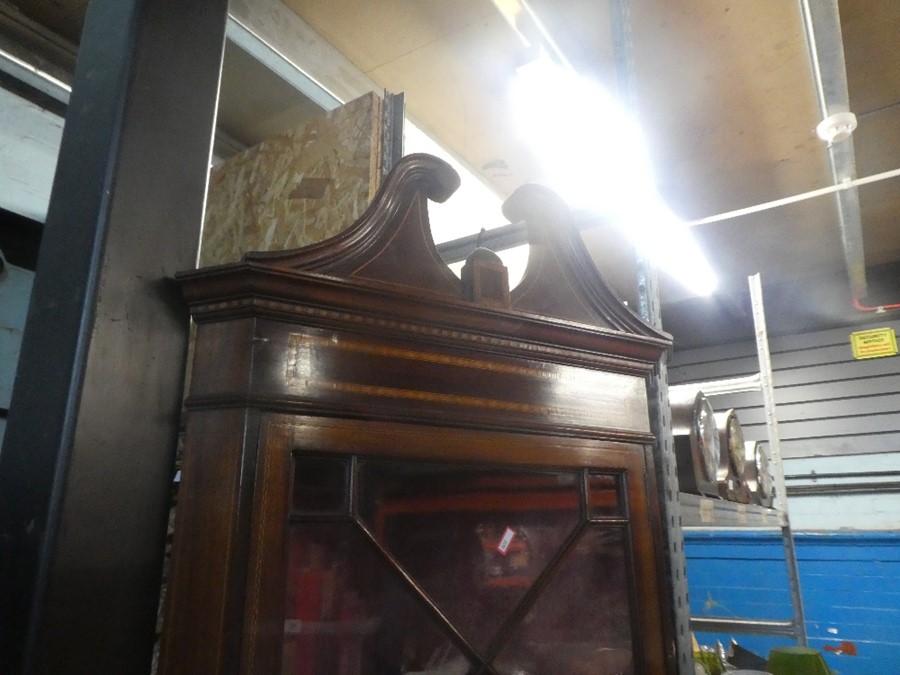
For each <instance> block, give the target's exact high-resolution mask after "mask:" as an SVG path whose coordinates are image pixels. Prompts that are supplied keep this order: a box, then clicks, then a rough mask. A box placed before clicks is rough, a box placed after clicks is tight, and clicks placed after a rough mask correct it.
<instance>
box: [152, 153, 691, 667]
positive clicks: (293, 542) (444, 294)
mask: <svg viewBox="0 0 900 675" xmlns="http://www.w3.org/2000/svg"><path fill="white" fill-rule="evenodd" d="M458 181H459V178H458V177H457V175H456V174H455V173H454V171H453V170H452V169H451V168H450V167H449V166H448V165H446V164H445V163H444V162H442V161H441V160H438V159H436V158H434V157H430V156H427V155H410V156H409V157H406V158H405V159H403V160H402V161H401V162H400V163H399V164H398V165H397V167H396V168H395V169H394V171H393V172H392V173H391V174H390V176H389V177H388V178H387V180H386V181H385V183H384V185H383V186H382V189H381V191H380V192H379V194H378V196H377V197H376V198H375V200H374V201H373V203H372V205H371V206H370V207H369V209H368V210H367V211H366V212H365V213H364V214H363V216H362V217H361V218H360V219H359V220H358V221H356V222H355V223H354V224H352V225H351V226H350V227H348V228H347V229H346V230H344V231H343V232H342V233H341V234H339V235H337V236H335V237H333V238H331V239H329V240H327V241H324V242H322V243H319V244H316V245H312V246H308V247H305V248H301V249H297V250H293V251H286V252H276V253H254V254H248V255H247V256H245V258H244V260H243V261H242V262H240V263H235V264H230V265H224V266H220V267H213V268H207V269H201V270H197V271H192V272H187V273H184V274H181V275H180V276H179V280H180V284H181V287H182V289H183V292H184V295H185V297H186V299H187V301H188V303H189V305H190V308H191V314H192V316H193V319H194V321H195V322H196V325H197V331H196V344H195V350H194V361H193V369H192V377H191V384H190V392H189V396H188V398H187V402H186V406H187V410H188V413H187V426H186V433H185V447H184V466H183V471H182V482H181V486H180V492H179V499H178V510H177V514H176V523H175V538H174V544H173V553H172V567H171V573H170V580H169V587H168V591H167V598H166V605H167V607H166V618H165V626H164V631H163V643H162V655H161V672H162V673H164V675H175V674H176V673H183V674H185V675H200V674H206V673H209V674H226V673H227V674H244V675H247V674H254V675H255V674H266V675H269V674H277V675H394V674H396V675H400V674H401V673H407V674H424V673H428V674H432V675H457V674H458V675H464V674H471V675H478V674H485V675H487V674H498V675H581V674H587V673H590V674H592V675H605V674H608V675H614V674H616V673H629V674H630V673H644V674H649V675H656V674H658V673H673V672H674V671H675V667H674V663H675V661H674V646H673V645H674V639H673V635H672V628H671V625H672V623H673V621H672V619H671V615H672V608H671V604H670V603H671V600H670V597H671V591H670V590H669V588H668V587H667V582H666V579H665V575H664V572H663V569H662V565H663V562H662V561H663V560H664V559H665V548H664V542H663V538H662V530H661V525H660V521H659V518H660V509H659V502H658V497H657V488H656V485H655V484H654V481H655V478H654V475H655V474H654V470H653V466H652V462H653V453H652V446H653V442H654V439H653V437H652V435H651V433H650V430H649V422H648V418H649V415H648V402H647V393H646V391H647V387H646V378H647V375H648V373H650V372H651V371H652V370H653V368H654V367H655V364H656V363H657V361H658V359H659V358H660V356H661V355H662V353H663V352H664V350H666V349H667V348H668V347H669V344H670V340H669V337H668V336H667V335H665V334H664V333H660V332H657V331H656V330H654V329H653V328H651V327H650V326H648V325H646V324H645V323H643V322H642V321H641V320H640V319H639V318H637V317H636V316H635V315H634V314H632V313H631V312H630V311H629V310H628V309H627V308H626V307H624V306H623V305H622V303H621V302H620V301H619V300H618V299H617V298H616V297H615V295H614V293H613V292H612V291H611V290H610V289H609V287H608V286H607V285H606V284H605V282H604V281H603V279H602V278H601V276H600V275H599V274H598V272H597V270H596V269H595V267H594V265H593V262H592V261H591V259H590V257H589V255H588V253H587V251H586V250H585V248H584V246H583V243H582V241H581V239H580V236H579V235H578V233H577V231H576V230H575V229H574V228H573V227H572V226H571V224H570V222H569V215H568V211H567V209H566V208H565V206H564V205H563V204H562V203H561V201H560V200H559V199H558V198H557V197H556V196H555V195H554V194H553V193H551V192H550V191H548V190H545V189H543V188H540V187H537V186H525V187H523V188H520V189H519V190H518V191H517V192H516V193H515V194H514V195H513V196H512V197H510V199H509V200H508V201H507V202H506V203H505V204H504V213H505V215H506V216H507V217H508V218H509V219H510V221H511V222H524V223H526V225H527V228H528V233H529V235H528V236H529V243H530V254H529V259H528V265H527V269H526V272H525V274H524V277H523V279H522V282H521V283H520V284H519V285H518V286H517V287H516V288H514V289H513V290H512V291H510V290H509V288H508V282H507V277H506V271H505V268H504V267H503V264H502V263H501V262H500V260H499V258H498V257H497V256H496V255H495V254H493V253H491V252H489V251H486V250H483V249H481V250H476V252H475V253H474V254H473V255H472V256H471V257H470V258H469V260H468V261H467V263H466V266H465V268H464V269H463V272H462V278H461V279H460V278H457V277H456V276H455V275H454V274H453V273H452V272H451V271H450V270H449V268H448V267H447V266H446V265H445V264H444V263H443V262H442V260H441V258H440V256H439V255H438V252H437V250H436V248H435V245H434V243H433V241H432V239H431V234H430V228H429V223H428V212H427V199H433V200H438V201H443V200H445V199H446V198H448V197H449V196H450V194H451V193H452V192H453V191H454V190H455V189H456V187H457V185H458Z"/></svg>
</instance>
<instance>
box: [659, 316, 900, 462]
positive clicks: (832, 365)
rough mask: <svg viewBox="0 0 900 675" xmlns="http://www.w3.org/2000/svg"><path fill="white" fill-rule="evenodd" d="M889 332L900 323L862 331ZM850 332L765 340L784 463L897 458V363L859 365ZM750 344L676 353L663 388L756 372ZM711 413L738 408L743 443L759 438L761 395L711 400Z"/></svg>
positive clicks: (899, 426)
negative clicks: (837, 457)
mask: <svg viewBox="0 0 900 675" xmlns="http://www.w3.org/2000/svg"><path fill="white" fill-rule="evenodd" d="M882 326H889V327H892V328H894V330H895V331H897V330H900V320H898V319H894V320H891V321H884V322H880V323H877V324H873V325H872V326H866V327H865V328H874V327H882ZM853 330H859V328H857V329H851V328H842V329H835V330H829V331H823V332H819V333H809V334H805V335H792V336H787V337H778V338H772V339H770V345H769V347H770V351H771V353H772V370H773V382H774V385H775V400H776V403H777V411H776V413H777V416H778V426H779V431H780V435H781V442H782V445H781V452H782V456H783V457H784V458H785V459H788V458H796V457H814V456H823V455H852V454H862V453H883V452H900V414H898V411H900V357H898V356H893V357H886V358H876V359H866V360H861V361H857V360H855V359H854V358H853V354H852V352H851V348H850V333H851V332H852V331H853ZM758 370H759V366H758V362H757V357H756V347H755V345H754V344H753V343H743V344H738V345H727V346H721V347H712V348H709V349H697V350H688V351H676V352H675V354H674V355H673V358H672V360H671V362H670V364H669V382H670V383H671V384H679V383H683V382H695V381H702V380H713V379H719V378H728V377H737V376H740V375H749V374H752V373H755V372H758ZM712 403H713V406H714V407H715V408H716V409H717V410H723V409H727V408H732V407H733V408H736V409H738V418H739V419H740V421H741V426H742V427H743V429H744V436H745V437H746V438H747V439H748V440H765V439H766V428H765V418H764V413H763V407H762V397H761V395H760V394H758V393H756V392H751V393H743V394H730V395H724V396H717V397H715V398H713V399H712Z"/></svg>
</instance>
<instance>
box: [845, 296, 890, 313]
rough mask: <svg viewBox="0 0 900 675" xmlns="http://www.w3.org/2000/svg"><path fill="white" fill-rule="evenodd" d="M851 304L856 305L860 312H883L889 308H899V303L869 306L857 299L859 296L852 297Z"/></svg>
mask: <svg viewBox="0 0 900 675" xmlns="http://www.w3.org/2000/svg"><path fill="white" fill-rule="evenodd" d="M853 306H854V307H856V309H858V310H859V311H860V312H885V311H887V310H889V309H900V303H895V304H893V305H877V306H875V307H869V306H867V305H864V304H862V303H861V302H860V301H859V298H853Z"/></svg>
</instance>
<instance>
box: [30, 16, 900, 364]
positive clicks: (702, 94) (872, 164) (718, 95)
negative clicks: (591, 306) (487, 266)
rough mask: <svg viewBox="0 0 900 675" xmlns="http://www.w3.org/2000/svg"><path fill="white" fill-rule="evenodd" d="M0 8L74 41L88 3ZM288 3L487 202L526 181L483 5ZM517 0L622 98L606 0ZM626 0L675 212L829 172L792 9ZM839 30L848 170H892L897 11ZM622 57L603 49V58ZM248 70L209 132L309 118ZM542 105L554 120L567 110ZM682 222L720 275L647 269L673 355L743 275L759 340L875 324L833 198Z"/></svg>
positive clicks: (596, 240) (527, 166)
mask: <svg viewBox="0 0 900 675" xmlns="http://www.w3.org/2000/svg"><path fill="white" fill-rule="evenodd" d="M814 1H815V0H814ZM246 2H250V0H245V4H246ZM16 4H17V5H18V6H19V7H20V8H21V10H22V11H23V12H25V13H26V14H27V15H28V16H30V17H31V18H33V19H35V20H36V21H38V22H40V23H42V24H43V25H45V26H47V27H49V28H50V29H51V30H53V31H55V32H56V33H58V34H60V35H62V36H64V37H66V38H68V39H69V40H71V41H72V42H76V43H77V40H78V35H79V33H80V26H81V23H82V21H83V15H84V10H85V6H86V4H87V3H86V2H85V0H19V2H17V3H16ZM250 4H252V2H250ZM285 4H286V5H287V7H288V8H290V10H292V11H293V12H294V13H295V14H296V15H297V16H298V17H299V18H300V19H302V21H304V22H305V23H306V24H308V25H309V26H310V27H311V28H312V29H314V30H315V31H316V32H317V33H318V34H319V35H320V36H321V37H322V38H324V40H325V41H327V42H328V43H330V44H331V45H333V46H334V47H335V48H336V49H337V51H338V52H340V53H341V54H343V56H344V57H346V59H348V60H349V61H350V62H351V63H352V64H353V65H354V66H355V67H356V68H357V69H358V70H359V71H361V72H362V73H363V74H364V75H365V76H367V77H368V78H370V79H371V80H372V81H374V82H375V83H376V84H377V85H378V86H379V87H383V88H385V89H387V90H390V91H394V92H404V94H405V100H406V105H407V111H408V113H409V115H410V117H411V118H413V119H415V121H416V122H417V123H418V124H419V125H421V126H422V127H423V128H425V129H426V130H428V131H429V132H430V133H431V134H433V135H434V137H435V138H436V139H438V140H439V141H440V142H441V143H442V144H444V145H445V146H446V147H447V148H448V149H449V150H450V151H451V152H452V153H454V154H455V155H456V156H457V157H459V158H461V159H462V160H463V161H464V162H465V163H466V164H467V165H468V166H469V167H471V168H472V169H473V170H474V171H475V172H476V173H477V174H479V175H480V176H481V177H482V178H483V179H484V180H485V181H487V182H488V183H489V184H490V185H491V186H492V187H493V189H494V190H495V191H496V192H497V193H498V194H499V195H500V196H501V197H505V196H506V195H508V194H509V193H510V192H511V191H512V190H514V189H515V188H516V187H518V186H519V185H521V184H522V183H524V182H526V181H540V180H541V178H542V174H541V168H540V166H539V164H538V163H537V161H536V160H535V158H534V157H533V156H531V155H530V154H529V152H528V150H527V148H526V147H525V145H523V143H522V142H521V141H520V139H518V138H516V137H515V136H514V135H513V134H512V133H511V132H510V130H509V129H510V111H509V109H508V106H507V102H506V101H507V99H506V96H505V92H506V87H507V84H508V82H509V80H510V78H511V77H512V75H513V73H514V71H515V67H516V65H517V58H518V56H519V54H520V51H521V49H520V47H521V42H520V41H519V39H518V38H517V36H516V34H515V32H514V31H513V30H512V29H511V28H510V26H509V24H507V22H506V21H505V20H504V18H503V17H502V16H501V14H500V12H499V11H498V10H497V9H496V7H495V5H494V3H493V2H491V0H455V1H454V2H446V1H445V0H380V1H378V2H365V3H360V2H358V1H355V0H285ZM530 4H531V6H532V8H533V9H534V10H535V12H536V14H537V15H538V16H539V17H540V18H541V20H542V22H543V23H544V25H545V26H546V28H547V31H548V32H549V33H550V34H551V35H552V36H553V38H554V40H555V41H556V43H557V44H558V45H559V46H560V49H561V50H562V51H563V53H564V54H565V56H566V57H567V59H568V60H569V61H570V62H571V63H572V64H573V66H574V67H575V68H576V69H577V70H578V71H579V72H581V73H582V74H584V75H587V76H589V77H592V78H594V79H596V80H598V81H600V82H601V83H603V84H604V85H605V86H606V87H607V88H608V89H609V90H610V91H612V92H617V91H620V90H621V88H620V85H621V84H622V82H623V79H622V76H621V75H617V59H616V51H615V49H614V40H613V35H614V33H615V31H613V29H612V28H611V25H612V19H611V16H610V13H609V5H608V4H607V3H606V2H597V0H532V1H531V3H530ZM626 4H627V7H628V9H629V25H630V33H631V53H630V59H629V61H628V62H627V63H629V64H630V66H631V68H632V78H631V80H630V82H631V83H632V84H633V88H634V97H633V100H634V102H635V113H636V115H637V117H638V119H639V120H640V123H641V125H642V128H643V130H644V134H645V137H646V140H647V143H648V146H649V150H650V154H651V158H652V162H653V165H654V170H655V173H656V178H657V182H658V189H659V191H660V193H661V194H662V196H663V197H664V198H665V199H666V201H667V202H668V204H669V205H670V206H671V208H672V210H673V211H674V212H675V213H676V214H677V215H678V216H679V217H681V218H682V219H684V220H686V221H693V220H698V219H703V218H707V217H709V216H716V215H718V214H724V213H726V212H730V211H733V210H736V209H742V208H745V207H751V206H755V205H759V204H764V203H767V202H770V201H773V200H778V199H782V198H786V197H791V196H794V195H799V194H802V193H806V192H808V191H811V190H815V189H818V188H823V187H827V186H829V185H832V184H833V178H832V174H831V171H832V169H831V164H830V162H829V154H828V148H827V145H826V144H825V143H824V142H823V141H822V140H820V139H819V138H818V137H817V136H816V133H815V127H816V125H817V123H818V122H819V121H820V119H821V117H822V115H821V113H820V107H819V103H818V100H817V90H816V84H815V80H814V77H813V72H812V68H811V59H810V49H809V46H808V43H807V36H806V33H805V30H804V23H803V18H802V15H801V9H800V5H799V3H798V2H792V1H790V0H754V1H753V2H746V1H745V0H731V1H729V0H696V1H694V2H691V3H673V2H665V1H664V0H628V2H627V3H626ZM840 28H841V31H842V36H843V49H844V57H845V63H846V73H847V89H848V91H849V104H850V109H851V110H852V111H853V112H854V113H855V114H856V115H857V118H858V120H859V127H858V128H857V130H856V131H855V133H854V135H853V144H854V147H855V159H856V171H857V174H858V175H859V176H861V177H864V176H869V175H873V174H877V173H880V172H885V171H889V170H893V169H896V168H898V167H900V41H898V40H897V39H896V36H897V35H898V31H900V3H895V2H883V1H881V0H841V2H840ZM622 63H623V61H622V59H621V57H620V59H619V61H618V64H619V66H620V69H621V65H622ZM297 65H299V66H300V67H301V68H303V66H304V64H303V63H299V64H297ZM260 69H261V66H259V64H258V63H254V62H253V60H252V59H250V58H249V57H248V56H247V55H246V54H244V53H243V52H241V50H239V49H237V48H234V47H230V48H229V50H228V52H227V53H226V61H225V68H224V75H223V93H222V107H221V110H220V124H221V126H222V127H223V128H224V129H225V130H227V131H228V134H229V135H230V136H232V137H234V138H235V139H237V140H238V141H239V142H242V143H245V144H248V143H252V142H255V141H256V140H257V139H258V138H259V137H260V136H265V135H266V134H268V133H271V132H273V131H277V130H279V127H283V126H284V125H285V124H290V123H292V120H295V119H299V118H302V117H303V116H305V115H309V114H313V112H314V110H315V108H314V106H311V105H310V104H309V102H308V101H305V100H304V99H303V97H302V96H300V95H299V94H297V92H295V91H294V90H292V89H291V87H289V86H287V85H286V84H285V83H284V82H283V81H282V80H280V79H279V78H278V77H276V76H274V75H271V74H269V75H266V73H265V72H264V71H260ZM251 87H252V89H250V88H251ZM247 91H252V92H253V94H254V96H253V97H252V99H251V98H250V97H248V96H246V95H245V94H246V92H247ZM251 100H252V105H250V104H249V102H250V101H251ZM557 103H558V106H559V120H560V123H561V124H565V121H566V114H567V102H566V101H558V102H557ZM609 133H615V130H614V129H610V130H609ZM591 159H592V161H595V162H597V163H602V162H604V161H607V160H606V158H604V157H594V158H591ZM858 193H859V203H860V221H861V225H862V240H863V245H864V254H865V263H866V265H867V266H868V282H869V287H868V292H869V294H868V296H867V297H866V298H864V302H865V304H868V305H875V304H887V303H898V302H900V282H898V278H900V274H898V273H897V269H898V266H897V263H898V261H900V227H898V226H897V222H896V221H897V216H898V214H900V179H897V178H893V179H889V180H884V181H880V182H875V183H871V184H868V185H864V186H861V187H859V189H858ZM693 230H694V232H695V235H696V237H697V238H698V241H699V242H700V244H701V247H702V248H703V249H704V251H705V252H706V254H707V256H708V257H709V258H710V260H711V261H712V263H713V266H714V268H715V270H716V272H717V274H718V276H719V278H720V290H719V292H717V293H716V294H715V295H714V296H713V297H712V298H694V297H690V296H689V295H688V294H686V293H684V292H683V291H682V290H681V289H680V288H679V287H678V286H677V285H675V284H673V283H671V282H669V281H665V280H664V281H663V320H664V327H665V328H666V329H667V330H669V331H670V332H672V333H673V334H674V335H675V337H676V346H678V347H682V348H685V347H692V346H699V345H705V344H712V343H716V342H719V343H721V342H729V341H735V340H742V339H748V338H749V337H750V336H751V335H752V323H751V318H750V314H749V300H748V293H747V283H746V277H747V276H748V275H750V274H754V273H757V272H758V273H761V275H762V281H763V286H764V288H765V291H766V305H767V318H768V322H769V329H770V333H774V334H778V333H790V332H798V331H808V330H816V329H821V328H826V327H833V326H838V325H848V324H853V323H855V322H859V321H866V320H871V319H872V318H873V316H872V315H870V314H865V313H861V312H859V311H858V310H856V309H854V308H853V307H852V305H851V292H850V288H849V285H848V273H847V265H846V263H845V260H844V253H843V249H842V243H841V229H840V223H839V219H838V210H837V208H836V201H835V196H834V195H833V194H828V195H824V196H820V197H817V198H813V199H808V200H804V201H798V202H796V203H793V204H790V205H786V206H781V207H778V208H775V209H770V210H764V211H760V212H758V213H754V214H751V215H744V216H740V217H734V218H728V219H724V220H720V221H717V222H712V223H708V224H702V225H697V226H695V227H694V228H693ZM583 236H584V239H585V241H586V243H587V244H588V246H589V248H590V249H591V251H592V254H593V255H594V257H595V259H596V260H597V263H598V266H599V267H600V269H601V271H605V272H607V273H608V274H609V276H610V278H611V279H612V280H613V283H614V285H615V286H616V287H617V290H618V291H619V292H620V293H621V294H622V295H623V296H624V297H625V298H632V299H633V298H634V295H635V283H634V281H633V279H634V273H633V261H632V256H631V253H630V252H629V251H628V249H627V247H625V246H623V244H622V242H621V240H620V235H619V234H618V233H617V232H616V231H615V230H614V228H612V227H611V226H608V225H604V224H602V223H597V224H596V226H594V227H590V228H588V229H585V230H583Z"/></svg>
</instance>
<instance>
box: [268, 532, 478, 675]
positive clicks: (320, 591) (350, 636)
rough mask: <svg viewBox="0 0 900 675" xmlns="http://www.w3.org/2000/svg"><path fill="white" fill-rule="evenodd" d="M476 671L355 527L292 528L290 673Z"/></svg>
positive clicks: (287, 631)
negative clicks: (471, 669) (470, 669)
mask: <svg viewBox="0 0 900 675" xmlns="http://www.w3.org/2000/svg"><path fill="white" fill-rule="evenodd" d="M439 668H443V669H444V670H438V669H439ZM468 670H469V663H468V661H467V660H466V659H465V658H464V657H463V656H462V655H461V654H460V652H459V651H458V650H457V649H456V647H454V646H453V645H452V643H451V642H450V641H449V639H448V638H447V637H446V636H445V635H444V633H443V631H442V630H441V629H440V627H439V626H438V625H437V624H436V623H435V621H434V620H433V619H432V617H431V615H430V614H429V613H428V611H427V610H426V609H425V607H424V605H423V604H422V603H421V602H420V601H419V600H417V599H416V598H415V597H414V596H413V595H412V593H411V592H410V590H409V587H408V586H407V585H406V584H404V583H403V582H402V581H400V580H399V579H398V575H397V574H395V573H393V572H392V571H391V570H390V568H389V567H388V565H387V564H386V563H384V561H383V559H382V558H381V556H380V555H378V553H377V552H376V551H375V549H374V547H373V546H372V544H371V542H370V541H368V540H367V539H366V538H365V537H364V536H363V535H362V534H361V532H360V531H359V529H358V527H357V526H356V525H355V524H353V523H351V522H346V523H328V524H325V523H316V524H299V525H294V526H292V527H291V528H290V529H289V541H288V574H287V589H286V601H285V624H284V654H283V661H282V669H281V673H282V675H384V674H385V673H398V674H399V673H416V672H446V673H461V674H462V673H466V672H468Z"/></svg>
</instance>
